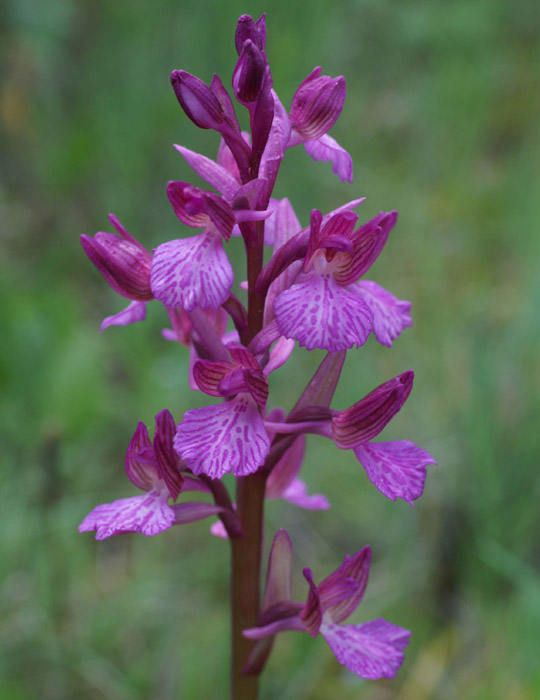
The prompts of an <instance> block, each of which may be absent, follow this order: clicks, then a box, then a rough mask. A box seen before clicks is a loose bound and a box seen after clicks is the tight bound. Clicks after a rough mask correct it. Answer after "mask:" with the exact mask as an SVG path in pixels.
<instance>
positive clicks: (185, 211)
mask: <svg viewBox="0 0 540 700" xmlns="http://www.w3.org/2000/svg"><path fill="white" fill-rule="evenodd" d="M167 196H168V198H169V201H170V202H171V204H172V206H173V209H174V213H175V214H176V216H177V217H178V218H179V219H180V221H182V222H183V223H184V224H186V225H187V226H193V227H195V228H209V227H213V228H215V229H216V230H217V231H219V232H220V233H221V235H222V236H223V238H224V239H225V240H226V241H228V240H229V238H230V237H231V233H232V229H233V226H234V223H235V216H234V212H233V211H232V209H231V207H230V206H229V204H227V202H226V201H225V200H224V199H223V198H222V197H219V196H218V195H216V194H214V193H213V192H205V191H204V190H201V189H199V188H198V187H194V186H193V185H190V184H189V183H187V182H169V183H168V184H167Z"/></svg>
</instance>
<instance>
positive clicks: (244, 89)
mask: <svg viewBox="0 0 540 700" xmlns="http://www.w3.org/2000/svg"><path fill="white" fill-rule="evenodd" d="M265 74H266V60H265V58H264V55H263V54H262V53H261V51H260V50H259V49H258V48H257V46H256V45H255V44H254V43H253V42H252V41H250V40H249V39H248V40H247V41H245V42H244V46H243V48H242V53H241V54H240V58H239V59H238V62H237V64H236V67H235V69H234V73H233V77H232V85H233V91H234V95H235V97H236V99H237V100H238V101H239V102H241V103H242V104H246V103H250V102H255V100H257V99H258V98H259V95H260V94H261V89H262V87H263V83H264V80H265Z"/></svg>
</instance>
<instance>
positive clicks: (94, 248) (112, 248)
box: [81, 215, 154, 301]
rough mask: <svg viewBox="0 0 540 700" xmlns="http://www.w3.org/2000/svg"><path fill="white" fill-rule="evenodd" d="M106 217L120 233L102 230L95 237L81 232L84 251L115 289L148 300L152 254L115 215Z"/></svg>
mask: <svg viewBox="0 0 540 700" xmlns="http://www.w3.org/2000/svg"><path fill="white" fill-rule="evenodd" d="M109 218H110V221H111V223H112V224H113V226H114V227H115V228H116V230H117V231H118V232H119V233H120V234H121V235H122V236H123V237H122V238H120V236H115V235H114V234H112V233H102V232H100V233H96V235H95V236H94V237H92V236H86V235H84V234H83V235H82V236H81V243H82V247H83V248H84V252H85V253H86V254H87V255H88V257H89V258H90V260H91V261H92V262H93V263H94V265H95V266H96V268H97V269H98V270H99V272H101V274H102V275H103V277H105V279H106V280H107V282H108V283H109V285H110V286H111V287H112V288H113V289H114V290H115V292H118V294H121V295H122V296H123V297H126V298H127V299H132V300H133V301H150V300H151V299H153V298H154V295H153V294H152V290H151V289H150V265H151V262H152V256H151V255H150V253H149V252H148V251H147V250H145V249H144V248H143V246H142V245H141V244H140V243H138V242H137V241H136V240H135V239H134V238H133V236H130V235H129V234H128V233H127V231H125V229H124V228H123V227H122V225H121V224H120V223H119V222H118V220H117V219H116V218H115V217H113V216H112V215H111V217H109ZM117 224H118V225H117ZM124 231H125V232H124Z"/></svg>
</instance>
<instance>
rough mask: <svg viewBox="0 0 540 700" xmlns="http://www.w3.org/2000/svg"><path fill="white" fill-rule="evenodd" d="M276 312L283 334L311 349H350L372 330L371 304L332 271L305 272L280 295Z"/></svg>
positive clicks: (331, 350)
mask: <svg viewBox="0 0 540 700" xmlns="http://www.w3.org/2000/svg"><path fill="white" fill-rule="evenodd" d="M359 301H360V302H361V303H360V304H359V303H358V302H359ZM274 312H275V314H276V321H277V324H278V327H279V330H280V332H281V334H282V335H284V336H285V337H286V338H294V339H295V340H298V342H299V343H300V345H302V346H305V347H306V348H307V349H308V350H313V349H314V348H321V349H325V350H328V351H329V352H339V351H340V350H348V349H349V348H352V347H353V346H354V345H358V346H360V345H363V344H364V343H365V342H366V340H367V337H368V335H369V334H370V332H371V324H372V321H371V311H370V310H369V308H368V307H367V306H366V304H364V302H363V301H361V300H360V299H359V298H358V297H357V296H355V295H353V294H351V293H350V292H348V291H347V290H345V289H343V287H340V286H339V285H338V284H336V282H335V281H334V279H333V277H332V275H330V274H324V275H318V274H316V273H312V274H311V275H309V276H304V277H303V278H302V281H301V282H299V283H297V284H295V285H293V286H292V287H291V288H290V289H287V290H285V291H284V292H282V293H281V294H280V295H279V296H278V297H277V299H276V301H275V303H274Z"/></svg>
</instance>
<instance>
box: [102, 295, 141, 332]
mask: <svg viewBox="0 0 540 700" xmlns="http://www.w3.org/2000/svg"><path fill="white" fill-rule="evenodd" d="M146 304H147V302H145V301H132V302H131V304H129V305H128V306H126V308H125V309H122V311H119V312H118V313H117V314H114V315H113V316H107V317H106V318H104V319H103V321H102V322H101V326H100V327H99V332H100V333H103V331H104V330H105V329H106V328H109V327H110V326H128V325H129V324H130V323H137V321H144V320H145V318H146Z"/></svg>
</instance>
